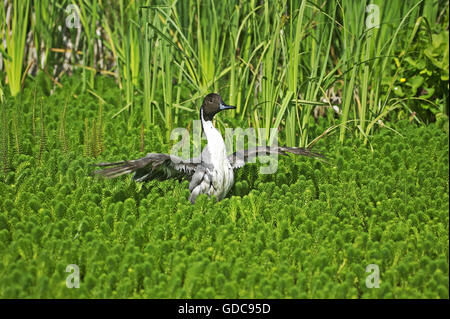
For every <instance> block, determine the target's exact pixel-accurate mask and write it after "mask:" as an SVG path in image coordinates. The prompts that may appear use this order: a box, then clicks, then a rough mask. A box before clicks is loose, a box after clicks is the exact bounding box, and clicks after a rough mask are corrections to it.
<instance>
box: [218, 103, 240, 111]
mask: <svg viewBox="0 0 450 319" xmlns="http://www.w3.org/2000/svg"><path fill="white" fill-rule="evenodd" d="M235 108H236V106H231V105H226V104H225V103H221V104H220V110H221V111H223V110H232V109H235Z"/></svg>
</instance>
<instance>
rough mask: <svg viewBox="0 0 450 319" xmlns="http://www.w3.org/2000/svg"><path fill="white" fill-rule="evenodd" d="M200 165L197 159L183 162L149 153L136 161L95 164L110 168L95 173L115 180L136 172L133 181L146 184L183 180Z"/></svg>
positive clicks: (167, 156)
mask: <svg viewBox="0 0 450 319" xmlns="http://www.w3.org/2000/svg"><path fill="white" fill-rule="evenodd" d="M199 163H200V161H198V160H197V159H190V160H183V159H181V158H180V157H177V156H171V155H168V154H161V153H149V154H147V155H146V156H145V157H142V158H139V159H135V160H129V161H122V162H115V163H98V164H94V165H95V166H99V167H108V168H104V169H99V170H96V171H94V172H93V173H94V174H96V175H100V176H103V177H107V178H114V177H118V176H121V175H124V174H129V173H133V172H134V176H133V179H135V180H136V181H138V182H145V181H148V180H151V179H158V180H163V179H168V178H178V179H181V178H183V177H187V176H192V174H194V171H195V169H196V168H197V165H198V164H199Z"/></svg>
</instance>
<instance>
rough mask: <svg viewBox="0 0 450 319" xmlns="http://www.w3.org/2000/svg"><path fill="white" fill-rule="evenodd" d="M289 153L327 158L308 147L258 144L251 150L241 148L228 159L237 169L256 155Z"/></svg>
mask: <svg viewBox="0 0 450 319" xmlns="http://www.w3.org/2000/svg"><path fill="white" fill-rule="evenodd" d="M288 153H291V154H296V155H303V156H308V157H315V158H325V156H323V155H322V154H319V153H315V152H312V151H311V150H310V149H308V148H302V147H287V146H279V147H269V146H257V147H254V148H251V149H249V150H241V151H237V152H234V153H233V154H231V155H229V156H228V160H229V161H230V163H231V166H232V167H233V168H235V169H236V168H240V167H242V166H244V165H245V163H247V162H249V161H251V160H253V159H254V158H255V157H256V156H264V155H272V154H278V155H286V154H288Z"/></svg>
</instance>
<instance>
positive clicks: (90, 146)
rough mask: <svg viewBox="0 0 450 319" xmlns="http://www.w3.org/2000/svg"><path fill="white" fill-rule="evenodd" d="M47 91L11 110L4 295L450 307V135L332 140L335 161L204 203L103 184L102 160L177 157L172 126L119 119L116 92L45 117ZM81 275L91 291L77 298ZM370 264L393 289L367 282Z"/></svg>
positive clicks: (105, 88)
mask: <svg viewBox="0 0 450 319" xmlns="http://www.w3.org/2000/svg"><path fill="white" fill-rule="evenodd" d="M38 81H39V80H38ZM46 81H47V80H45V78H44V79H43V80H42V81H41V82H39V86H38V90H37V94H36V95H37V97H36V101H37V102H36V103H35V102H34V101H35V98H34V91H33V90H32V89H26V90H25V92H24V95H23V97H22V98H23V100H22V101H21V103H20V109H15V107H17V106H15V104H14V103H12V102H11V103H9V102H8V103H5V104H3V108H2V109H1V110H0V111H1V112H0V114H1V115H2V121H1V122H0V124H1V125H3V126H2V132H1V136H0V138H1V139H0V142H2V141H3V142H2V144H4V145H0V147H2V148H1V149H2V150H6V153H4V152H3V153H1V154H0V155H2V159H1V160H2V169H3V170H4V171H5V172H6V173H5V174H4V175H3V176H4V178H3V179H2V180H1V181H0V194H1V197H0V297H1V298H13V297H24V298H29V297H38V298H54V297H60V298H86V297H99V298H115V297H121V298H127V297H137V298H154V297H160V298H170V297H175V298H190V297H195V298H204V297H211V298H215V297H230V298H258V297H278V298H284V297H288V298H305V297H311V298H320V297H322V298H335V297H341V298H390V297H395V298H413V297H418V298H448V297H449V212H448V210H449V178H448V174H449V140H448V133H447V132H445V130H443V129H442V128H441V127H438V126H437V125H436V124H431V125H429V126H420V127H417V126H416V124H415V123H414V122H413V123H410V122H409V121H408V120H404V121H400V122H398V123H396V124H395V125H394V124H393V126H394V127H395V129H396V130H397V131H398V132H399V133H400V134H402V136H400V135H399V134H397V133H394V132H392V131H391V130H388V129H387V128H384V129H381V130H380V132H379V133H378V134H376V135H375V136H374V137H373V138H372V139H371V140H370V142H371V146H372V147H373V152H372V151H371V149H370V147H369V146H368V145H367V146H365V145H363V142H362V140H360V139H350V138H349V139H346V140H345V142H344V144H343V145H341V144H340V143H339V142H338V135H337V134H335V135H331V136H329V137H327V138H324V139H322V140H320V141H319V142H318V143H317V145H316V150H318V151H321V152H323V153H325V154H326V155H327V156H328V157H329V158H330V164H325V163H322V162H318V161H314V160H311V159H307V158H302V157H294V156H288V157H284V158H282V159H280V161H279V168H278V171H277V173H276V174H272V175H258V165H257V164H252V165H249V166H247V167H245V168H243V169H241V170H240V171H238V173H237V181H238V182H237V183H236V185H235V187H234V189H233V191H232V193H231V194H230V195H229V196H228V197H227V198H226V199H225V200H223V201H221V202H219V203H216V202H215V201H214V200H211V199H208V198H207V197H206V196H203V195H202V196H200V197H199V199H198V200H197V202H196V204H195V205H191V204H190V203H189V201H188V200H187V198H188V194H189V191H188V183H187V182H186V181H184V182H181V183H180V182H178V181H165V182H150V183H148V184H144V185H142V184H136V183H134V182H133V181H132V180H131V179H130V178H129V177H128V176H127V177H123V178H119V179H115V180H103V179H97V178H93V177H92V176H90V171H91V170H92V168H91V167H90V166H89V164H90V163H92V162H98V161H102V160H115V159H118V160H119V159H125V158H130V157H131V158H133V157H138V156H140V155H142V154H143V153H144V152H149V151H167V150H168V149H169V142H168V141H167V140H165V138H164V137H163V136H164V134H165V128H164V127H158V126H150V127H146V128H145V129H144V131H143V133H144V134H142V132H141V128H140V126H139V125H132V126H130V127H128V123H129V122H128V121H127V119H126V118H125V116H124V114H121V115H119V116H116V117H114V118H111V117H112V115H113V114H114V113H115V112H116V110H117V108H115V107H114V105H113V104H114V102H115V101H116V97H117V89H111V88H110V87H109V84H108V81H99V83H100V84H101V85H99V86H98V87H97V88H96V89H97V90H98V92H100V93H101V95H102V96H103V97H104V99H105V102H104V103H103V104H102V103H100V104H99V103H98V100H97V98H96V97H94V96H92V95H91V94H88V93H84V94H83V93H81V94H79V95H78V98H77V99H76V100H72V99H69V100H68V102H67V103H68V104H67V106H65V103H66V101H67V98H66V96H67V95H68V93H67V91H66V90H60V89H58V90H57V91H56V92H55V93H56V94H53V95H51V96H50V97H46V98H45V99H44V100H43V103H42V107H41V102H40V100H41V99H40V96H41V95H42V90H43V89H45V87H46V86H48V85H49V84H48V83H47V82H46ZM76 81H77V79H76V78H75V77H72V78H70V79H69V80H68V81H67V82H65V83H64V84H65V86H66V87H71V86H75V83H76ZM69 96H71V95H69ZM99 105H102V107H101V108H100V106H99ZM193 107H195V105H193ZM17 111H19V112H17ZM14 114H15V115H14ZM219 117H220V116H219ZM85 119H87V120H85ZM223 119H224V122H225V124H227V123H228V122H227V121H232V120H225V118H223ZM190 120H191V119H188V118H186V119H184V123H182V124H183V125H184V126H186V127H187V126H188V124H189V123H190ZM5 123H6V124H5ZM86 123H87V125H86ZM228 124H230V123H228ZM327 125H328V123H327V121H326V120H325V119H320V120H319V122H318V125H317V127H318V131H317V132H315V133H316V135H317V134H318V133H319V132H321V130H323V129H324V128H326V127H327ZM5 132H6V133H5ZM142 146H144V147H143V148H144V152H140V148H141V147H142ZM5 154H6V156H4V155H5ZM93 156H97V158H95V159H94V158H93ZM69 264H77V265H78V266H79V267H80V270H81V284H80V288H79V289H76V288H72V289H69V288H67V287H66V277H67V276H68V275H69V274H68V273H66V272H65V271H66V266H67V265H69ZM369 264H377V265H378V266H379V268H380V276H381V281H380V288H372V289H369V288H367V287H366V285H365V280H366V277H367V276H368V275H369V274H368V273H366V272H365V269H366V266H367V265H369Z"/></svg>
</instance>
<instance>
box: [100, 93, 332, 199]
mask: <svg viewBox="0 0 450 319" xmlns="http://www.w3.org/2000/svg"><path fill="white" fill-rule="evenodd" d="M233 109H236V107H235V106H231V105H227V104H226V103H225V102H224V101H223V99H222V97H221V96H220V95H219V94H218V93H210V94H208V95H206V97H205V98H204V100H203V103H202V105H201V107H200V120H201V124H202V131H203V133H204V134H205V136H206V139H207V144H206V146H205V147H204V148H203V150H202V152H201V155H200V156H199V157H195V158H190V159H182V158H181V157H178V156H175V155H173V154H163V153H148V154H147V155H146V156H144V157H142V158H138V159H133V160H125V161H120V162H102V163H98V164H94V165H95V166H97V167H99V168H100V169H97V170H95V171H94V172H93V173H94V175H97V176H101V177H105V178H116V177H119V176H122V175H125V174H130V173H133V179H134V180H135V181H136V182H147V181H150V180H159V181H161V180H166V179H172V178H175V179H179V180H181V179H189V180H190V182H189V191H190V196H189V201H190V202H191V203H192V204H194V203H195V201H196V199H197V197H198V196H199V195H201V194H206V195H208V196H209V197H212V196H215V198H216V199H217V200H218V201H220V200H222V199H224V198H225V197H226V196H227V195H228V193H229V192H230V190H231V188H232V186H233V184H234V182H235V175H234V172H235V170H237V169H239V168H241V167H243V166H244V165H245V164H246V163H248V162H251V161H252V159H254V158H255V157H257V156H261V155H265V156H267V155H272V154H276V155H286V154H288V153H290V154H295V155H302V156H307V157H313V158H324V156H323V155H322V154H320V153H316V152H313V151H311V150H310V149H309V148H302V147H287V146H276V147H274V146H272V147H270V146H256V147H253V148H249V149H246V150H238V151H236V152H234V153H233V154H231V155H228V154H227V149H226V146H225V141H224V139H223V137H222V135H221V133H220V131H219V130H217V129H216V128H215V127H214V124H213V119H214V117H215V116H216V115H217V114H218V113H219V112H222V111H226V110H233Z"/></svg>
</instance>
